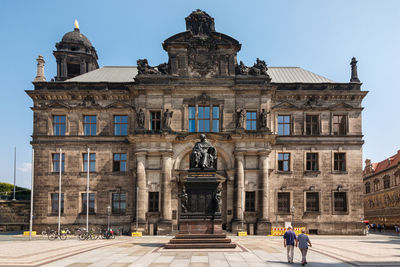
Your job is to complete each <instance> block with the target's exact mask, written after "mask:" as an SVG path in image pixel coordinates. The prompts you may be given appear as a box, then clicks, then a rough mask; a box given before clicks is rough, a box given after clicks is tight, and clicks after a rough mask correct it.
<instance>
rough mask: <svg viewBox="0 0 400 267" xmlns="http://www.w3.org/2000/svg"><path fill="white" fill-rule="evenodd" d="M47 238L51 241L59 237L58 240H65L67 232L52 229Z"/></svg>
mask: <svg viewBox="0 0 400 267" xmlns="http://www.w3.org/2000/svg"><path fill="white" fill-rule="evenodd" d="M47 238H48V239H49V240H51V241H53V240H55V239H56V238H59V239H60V240H67V232H66V231H65V230H61V231H60V232H58V231H55V230H52V231H51V232H50V233H49V234H48V235H47Z"/></svg>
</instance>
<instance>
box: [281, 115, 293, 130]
mask: <svg viewBox="0 0 400 267" xmlns="http://www.w3.org/2000/svg"><path fill="white" fill-rule="evenodd" d="M290 125H291V117H290V115H278V135H290Z"/></svg>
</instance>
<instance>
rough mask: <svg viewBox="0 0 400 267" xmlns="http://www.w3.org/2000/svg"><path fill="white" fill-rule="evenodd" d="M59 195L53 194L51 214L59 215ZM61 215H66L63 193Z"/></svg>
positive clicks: (62, 194) (62, 195)
mask: <svg viewBox="0 0 400 267" xmlns="http://www.w3.org/2000/svg"><path fill="white" fill-rule="evenodd" d="M58 195H59V194H58V193H54V194H51V213H58ZM61 213H64V193H61Z"/></svg>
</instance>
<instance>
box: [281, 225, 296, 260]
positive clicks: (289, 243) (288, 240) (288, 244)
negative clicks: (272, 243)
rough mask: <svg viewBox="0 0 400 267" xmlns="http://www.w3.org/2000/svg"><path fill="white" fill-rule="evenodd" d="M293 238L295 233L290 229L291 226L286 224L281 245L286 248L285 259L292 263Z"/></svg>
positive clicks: (294, 238)
mask: <svg viewBox="0 0 400 267" xmlns="http://www.w3.org/2000/svg"><path fill="white" fill-rule="evenodd" d="M295 240H296V234H295V233H294V232H293V231H292V226H288V230H287V231H286V233H285V234H284V235H283V246H284V247H285V248H286V249H287V259H288V262H289V263H293V253H294V241H295Z"/></svg>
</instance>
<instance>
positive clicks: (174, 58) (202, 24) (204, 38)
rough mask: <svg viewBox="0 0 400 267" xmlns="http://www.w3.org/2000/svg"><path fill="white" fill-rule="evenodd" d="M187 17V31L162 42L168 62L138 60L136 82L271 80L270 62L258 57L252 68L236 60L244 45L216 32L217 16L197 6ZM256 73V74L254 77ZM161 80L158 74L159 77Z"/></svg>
mask: <svg viewBox="0 0 400 267" xmlns="http://www.w3.org/2000/svg"><path fill="white" fill-rule="evenodd" d="M185 20H186V31H184V32H181V33H178V34H175V35H173V36H171V37H169V38H168V39H166V40H165V41H164V43H163V48H164V50H165V51H167V53H168V63H162V64H159V65H158V66H154V67H152V66H150V65H149V63H148V61H147V59H139V60H138V61H137V63H138V75H137V76H138V77H136V78H135V79H136V81H137V82H143V81H144V80H146V79H154V78H156V76H159V77H162V78H161V79H163V78H171V77H179V78H189V79H192V78H194V79H198V80H202V79H208V78H224V79H226V78H237V79H239V80H240V81H242V80H243V79H244V80H249V81H251V80H257V82H261V83H268V82H270V80H271V79H270V77H269V75H268V73H267V70H268V68H267V65H266V63H265V62H264V61H263V60H260V59H258V58H257V61H256V63H255V64H254V65H253V66H252V67H247V66H245V65H244V64H243V62H240V64H238V62H237V53H238V52H239V51H240V48H241V44H240V43H239V41H237V40H236V39H234V38H232V37H230V36H228V35H226V34H223V33H220V32H216V31H215V24H214V18H212V17H211V16H210V15H208V14H207V13H206V12H204V11H202V10H199V9H197V10H196V11H193V12H192V13H191V14H190V15H189V16H188V17H186V18H185ZM254 76H257V77H254ZM156 79H158V77H157V78H156Z"/></svg>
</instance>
